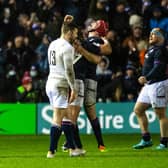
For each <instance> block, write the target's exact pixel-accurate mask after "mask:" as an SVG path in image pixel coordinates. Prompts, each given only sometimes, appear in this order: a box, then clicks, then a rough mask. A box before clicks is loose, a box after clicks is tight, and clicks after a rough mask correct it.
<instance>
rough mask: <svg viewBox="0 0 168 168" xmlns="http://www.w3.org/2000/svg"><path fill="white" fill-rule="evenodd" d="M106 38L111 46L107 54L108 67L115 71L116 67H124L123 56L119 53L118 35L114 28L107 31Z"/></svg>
mask: <svg viewBox="0 0 168 168" xmlns="http://www.w3.org/2000/svg"><path fill="white" fill-rule="evenodd" d="M106 38H107V40H108V41H109V42H110V44H111V47H112V53H111V54H110V55H108V59H109V67H108V69H110V70H111V71H112V72H114V73H115V72H116V71H117V69H122V67H124V65H125V58H124V57H125V56H124V55H122V54H121V43H120V40H119V36H118V35H117V33H116V32H115V31H114V30H110V31H108V33H107V35H106Z"/></svg>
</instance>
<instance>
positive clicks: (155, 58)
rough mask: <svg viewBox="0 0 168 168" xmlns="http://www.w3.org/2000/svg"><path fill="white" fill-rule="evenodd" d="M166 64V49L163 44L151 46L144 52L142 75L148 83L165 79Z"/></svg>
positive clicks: (167, 56) (167, 61)
mask: <svg viewBox="0 0 168 168" xmlns="http://www.w3.org/2000/svg"><path fill="white" fill-rule="evenodd" d="M167 64H168V55H167V50H166V48H165V47H164V46H151V47H150V48H149V49H148V51H147V53H146V54H145V62H144V66H143V69H142V75H143V76H145V77H146V79H147V81H148V84H152V83H155V82H159V81H163V80H165V79H167V74H166V69H167Z"/></svg>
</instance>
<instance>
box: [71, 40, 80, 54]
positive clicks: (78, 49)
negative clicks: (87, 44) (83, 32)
mask: <svg viewBox="0 0 168 168" xmlns="http://www.w3.org/2000/svg"><path fill="white" fill-rule="evenodd" d="M73 47H74V48H75V51H76V52H77V53H80V52H81V50H82V46H81V43H80V41H79V40H77V39H76V40H75V41H74V42H73Z"/></svg>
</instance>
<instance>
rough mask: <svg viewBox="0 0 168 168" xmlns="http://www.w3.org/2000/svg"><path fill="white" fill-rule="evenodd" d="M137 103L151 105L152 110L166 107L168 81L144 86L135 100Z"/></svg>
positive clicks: (167, 102) (167, 101)
mask: <svg viewBox="0 0 168 168" xmlns="http://www.w3.org/2000/svg"><path fill="white" fill-rule="evenodd" d="M137 102H141V103H147V104H151V105H152V107H153V108H157V107H166V106H167V104H168V79H167V80H164V81H161V82H156V83H153V84H150V85H148V84H146V85H145V86H144V87H143V88H142V90H141V92H140V94H139V96H138V99H137Z"/></svg>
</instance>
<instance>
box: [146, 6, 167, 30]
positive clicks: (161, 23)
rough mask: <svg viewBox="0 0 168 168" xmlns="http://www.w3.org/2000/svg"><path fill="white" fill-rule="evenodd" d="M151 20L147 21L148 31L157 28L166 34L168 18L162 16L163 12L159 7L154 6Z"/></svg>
mask: <svg viewBox="0 0 168 168" xmlns="http://www.w3.org/2000/svg"><path fill="white" fill-rule="evenodd" d="M152 14H153V15H152V18H151V19H150V20H149V28H150V30H151V29H153V28H155V27H159V28H161V29H163V30H164V31H165V32H167V33H168V17H165V16H164V15H163V10H162V8H161V7H160V6H156V7H154V8H153V11H152Z"/></svg>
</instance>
